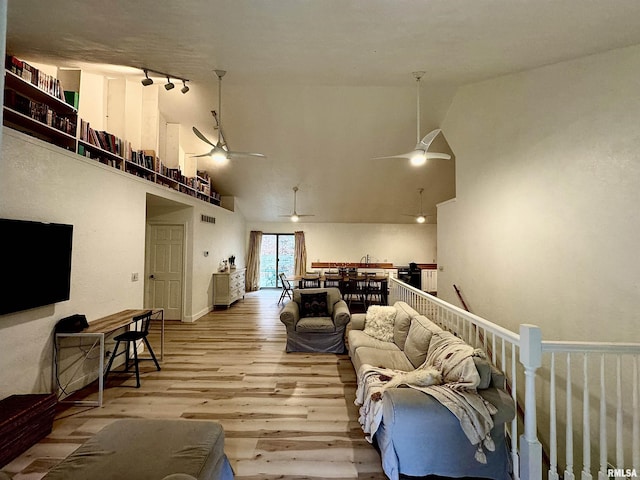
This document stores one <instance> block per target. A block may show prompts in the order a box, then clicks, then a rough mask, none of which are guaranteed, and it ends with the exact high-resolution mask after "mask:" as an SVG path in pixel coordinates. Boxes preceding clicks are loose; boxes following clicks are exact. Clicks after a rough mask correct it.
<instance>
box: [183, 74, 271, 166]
mask: <svg viewBox="0 0 640 480" xmlns="http://www.w3.org/2000/svg"><path fill="white" fill-rule="evenodd" d="M214 72H215V74H216V76H217V77H218V114H217V116H216V113H215V111H212V112H211V113H212V115H213V116H214V118H215V119H216V120H217V122H218V141H217V142H216V143H213V142H212V141H211V140H209V139H208V138H207V137H205V136H204V135H203V134H202V132H200V130H198V129H197V128H196V127H192V129H193V133H195V135H196V137H198V138H199V139H200V140H202V141H203V142H204V143H206V144H207V145H210V146H211V147H213V148H211V150H209V152H207V153H203V154H201V155H194V157H211V158H212V159H213V160H214V161H215V162H216V163H217V164H224V163H226V162H227V161H228V160H229V159H230V158H233V157H260V158H266V157H265V155H263V154H262V153H252V152H233V151H230V150H228V149H227V148H225V145H223V143H222V77H224V76H225V74H226V73H227V72H226V70H214Z"/></svg>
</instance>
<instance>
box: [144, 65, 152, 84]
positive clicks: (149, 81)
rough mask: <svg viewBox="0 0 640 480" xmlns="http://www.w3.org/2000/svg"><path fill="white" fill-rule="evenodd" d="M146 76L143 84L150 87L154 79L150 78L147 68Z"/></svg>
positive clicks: (145, 70)
mask: <svg viewBox="0 0 640 480" xmlns="http://www.w3.org/2000/svg"><path fill="white" fill-rule="evenodd" d="M144 77H145V78H143V79H142V85H144V86H145V87H148V86H149V85H151V84H152V83H153V80H152V79H151V78H149V71H148V70H147V69H146V68H145V69H144Z"/></svg>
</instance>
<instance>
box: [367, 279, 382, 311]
mask: <svg viewBox="0 0 640 480" xmlns="http://www.w3.org/2000/svg"><path fill="white" fill-rule="evenodd" d="M382 283H383V282H382V280H377V279H375V278H371V276H370V278H368V279H367V293H366V298H367V306H368V305H372V304H374V305H383V299H384V296H383V291H382V288H383V286H382Z"/></svg>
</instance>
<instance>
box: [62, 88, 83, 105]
mask: <svg viewBox="0 0 640 480" xmlns="http://www.w3.org/2000/svg"><path fill="white" fill-rule="evenodd" d="M64 99H65V101H66V102H67V103H68V104H69V105H72V106H73V108H75V109H76V110H77V109H78V105H79V104H80V93H79V92H72V91H70V90H65V91H64Z"/></svg>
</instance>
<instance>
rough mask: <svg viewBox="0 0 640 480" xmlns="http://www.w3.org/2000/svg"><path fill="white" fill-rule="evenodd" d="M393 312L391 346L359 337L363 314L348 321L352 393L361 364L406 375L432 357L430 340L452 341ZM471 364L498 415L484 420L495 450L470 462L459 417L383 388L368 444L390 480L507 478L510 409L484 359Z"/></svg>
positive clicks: (409, 312) (426, 397)
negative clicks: (403, 479) (412, 479)
mask: <svg viewBox="0 0 640 480" xmlns="http://www.w3.org/2000/svg"><path fill="white" fill-rule="evenodd" d="M394 308H395V309H396V314H395V319H394V324H393V340H392V341H383V340H379V339H377V338H374V337H372V336H371V335H369V334H368V333H367V332H366V328H365V320H366V314H354V315H352V317H351V324H350V328H349V332H348V348H349V354H350V357H351V361H352V363H353V365H354V368H355V370H356V372H358V373H359V375H358V379H359V382H360V385H359V391H360V389H361V388H362V386H363V385H362V383H363V382H364V380H362V377H361V375H360V373H362V371H363V370H366V369H367V368H368V366H373V367H385V368H386V369H392V370H399V371H405V372H406V371H411V370H414V369H416V368H417V367H420V366H421V365H423V363H424V362H425V360H426V359H427V355H428V354H432V352H430V351H429V346H430V344H432V347H433V344H435V343H436V341H435V340H433V339H438V338H443V337H445V336H450V337H453V338H454V339H455V337H454V336H453V335H452V334H451V333H449V332H445V331H443V330H442V329H441V328H440V327H438V326H437V325H436V324H435V323H433V322H431V321H430V320H429V319H427V318H426V317H424V316H422V315H419V314H418V312H416V311H415V310H414V309H412V308H411V307H410V306H409V305H407V304H406V303H404V302H396V303H395V304H394ZM456 340H457V341H458V342H460V341H461V340H459V339H456ZM465 347H467V346H466V345H465ZM467 348H470V347H467ZM473 363H475V367H476V368H477V371H478V374H479V383H478V385H477V393H478V394H480V396H481V397H482V398H484V399H485V400H486V401H488V402H489V403H490V404H491V405H493V406H494V407H496V410H497V413H495V414H493V415H492V416H491V418H492V420H493V424H494V426H493V428H492V429H491V431H490V437H491V439H492V440H493V443H494V445H495V449H494V450H493V451H489V449H486V448H485V449H484V450H485V452H484V453H486V463H481V462H479V461H478V460H477V458H476V455H477V452H478V446H477V445H476V446H474V445H472V443H471V442H470V440H469V438H468V436H467V435H466V434H465V432H464V431H463V429H462V427H461V423H460V421H459V420H458V418H457V417H456V416H455V415H454V414H453V413H452V412H451V411H450V410H449V409H448V408H447V407H445V406H443V405H442V404H441V403H440V402H439V401H438V400H437V399H436V398H434V397H433V396H432V395H430V394H428V393H425V392H424V391H420V390H418V389H415V388H389V389H386V390H384V392H383V395H382V398H381V400H380V401H381V402H382V409H381V411H382V416H381V419H380V420H379V426H377V429H376V430H375V432H372V433H374V434H373V435H372V438H371V440H372V441H373V442H374V443H376V444H377V446H378V447H379V449H380V454H381V457H382V466H383V469H384V472H385V474H386V475H387V476H388V477H389V478H390V479H391V480H396V479H398V478H399V476H400V475H401V474H402V475H408V476H426V475H439V476H445V477H473V478H491V479H496V480H502V479H510V478H511V475H510V473H511V463H510V455H509V452H508V451H507V445H506V439H505V424H507V423H508V422H510V421H511V420H512V419H513V418H514V415H515V408H514V404H513V401H512V399H511V397H510V396H509V395H508V394H507V392H506V391H505V389H504V386H505V379H504V376H503V375H502V374H501V373H500V372H499V371H498V370H497V369H495V368H494V367H492V366H491V364H490V363H489V362H488V361H487V360H486V359H482V358H473ZM363 365H364V367H363V368H361V367H362V366H363ZM471 368H473V364H472V366H471ZM474 373H475V372H474ZM445 381H446V380H445ZM378 411H380V410H378ZM361 423H363V421H362V408H361ZM363 426H364V424H363Z"/></svg>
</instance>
